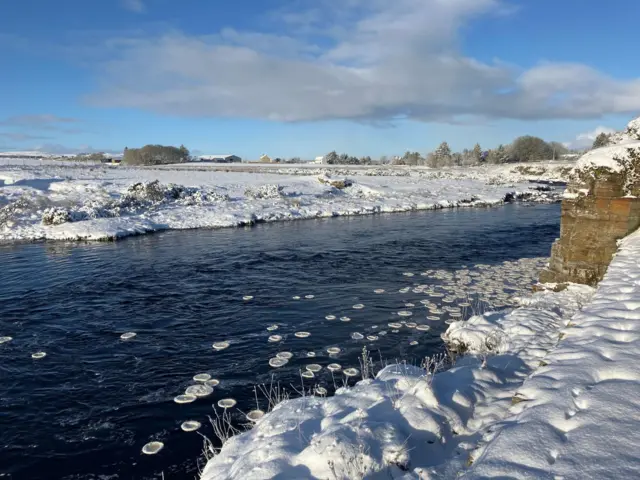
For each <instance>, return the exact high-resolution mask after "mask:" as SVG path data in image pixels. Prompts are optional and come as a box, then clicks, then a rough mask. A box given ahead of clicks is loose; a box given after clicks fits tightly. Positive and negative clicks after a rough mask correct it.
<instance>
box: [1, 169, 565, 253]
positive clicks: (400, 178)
mask: <svg viewBox="0 0 640 480" xmlns="http://www.w3.org/2000/svg"><path fill="white" fill-rule="evenodd" d="M243 168H245V169H246V168H248V167H243ZM566 170H567V164H563V163H557V162H556V163H553V164H550V165H546V164H536V165H535V167H527V168H526V169H524V170H523V169H520V170H519V169H518V166H517V165H516V166H514V165H509V166H484V167H475V168H471V167H467V168H449V169H441V170H434V169H426V168H414V169H406V168H402V167H384V168H380V167H368V168H359V169H352V170H349V169H339V168H333V169H326V168H325V169H312V168H304V167H297V168H296V167H287V168H285V167H279V168H266V167H265V168H262V169H260V168H257V167H254V168H253V169H252V170H251V171H250V172H248V171H228V172H227V171H222V170H218V169H215V168H213V167H206V166H204V167H203V166H201V165H200V166H198V165H195V166H192V165H186V166H169V167H162V168H151V167H149V168H126V167H124V166H117V167H114V166H102V165H92V166H89V165H79V164H74V163H72V162H67V163H64V162H53V161H37V160H23V159H16V160H15V161H12V160H11V159H6V158H5V159H2V163H0V240H5V241H15V240H34V239H58V240H63V239H72V240H73V239H89V240H99V239H105V238H119V237H124V236H128V235H136V234H142V233H147V232H153V231H158V230H167V229H189V228H217V227H232V226H238V225H247V224H253V223H256V222H272V221H279V220H295V219H304V218H323V217H332V216H338V215H364V214H372V213H382V212H406V211H414V210H428V209H437V208H452V207H459V206H479V205H495V204H500V203H502V202H503V200H504V199H505V197H506V196H507V195H508V194H515V193H519V194H524V195H526V196H527V197H528V199H529V200H533V201H549V200H551V199H558V198H559V197H558V194H557V193H555V194H554V193H551V192H542V191H538V190H532V189H531V186H532V184H531V183H529V182H528V180H537V179H540V180H558V179H562V176H563V175H564V174H565V173H563V172H565V171H566ZM522 171H526V172H533V173H527V174H526V175H525V174H523V173H521V172H522ZM327 172H329V174H330V175H332V176H333V177H336V178H346V177H348V178H349V179H350V180H351V181H352V182H353V185H352V186H350V187H347V188H344V189H337V188H335V187H333V186H331V185H328V184H326V183H322V182H321V181H319V178H325V177H324V176H325V174H326V173H327ZM155 181H157V182H159V184H154V185H155V186H154V187H153V188H148V185H149V184H150V183H151V182H155ZM43 220H44V222H43ZM45 223H46V224H45Z"/></svg>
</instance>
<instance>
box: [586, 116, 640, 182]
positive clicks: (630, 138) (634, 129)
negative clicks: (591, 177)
mask: <svg viewBox="0 0 640 480" xmlns="http://www.w3.org/2000/svg"><path fill="white" fill-rule="evenodd" d="M609 141H610V142H611V145H608V146H606V147H601V148H596V149H595V150H590V151H589V152H587V153H585V154H584V155H583V156H582V157H580V159H579V160H578V162H577V163H576V167H575V169H576V170H587V169H590V168H607V169H609V170H611V171H612V172H621V171H622V170H623V168H624V165H623V164H622V163H621V162H619V161H617V160H616V158H619V159H622V158H624V157H626V155H627V150H628V149H629V148H639V147H640V117H638V118H635V119H633V120H631V121H630V122H629V123H628V124H627V127H626V128H625V129H624V130H623V131H622V132H617V133H614V134H613V135H611V136H610V137H609Z"/></svg>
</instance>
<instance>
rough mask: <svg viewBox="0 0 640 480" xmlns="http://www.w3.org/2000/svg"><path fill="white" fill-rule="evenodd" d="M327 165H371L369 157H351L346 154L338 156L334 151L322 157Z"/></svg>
mask: <svg viewBox="0 0 640 480" xmlns="http://www.w3.org/2000/svg"><path fill="white" fill-rule="evenodd" d="M324 161H325V162H326V163H327V164H328V165H371V164H372V163H373V161H372V160H371V157H360V158H358V157H353V156H351V155H349V154H347V153H341V154H340V155H338V154H337V153H336V152H335V151H333V152H330V153H328V154H327V155H325V157H324Z"/></svg>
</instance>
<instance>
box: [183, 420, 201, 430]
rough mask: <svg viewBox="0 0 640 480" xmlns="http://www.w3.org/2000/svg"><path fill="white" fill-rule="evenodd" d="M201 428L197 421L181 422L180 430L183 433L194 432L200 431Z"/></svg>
mask: <svg viewBox="0 0 640 480" xmlns="http://www.w3.org/2000/svg"><path fill="white" fill-rule="evenodd" d="M201 426H202V424H201V423H200V422H198V421H197V420H187V421H185V422H182V424H181V425H180V428H181V429H182V430H183V431H185V432H195V431H196V430H198V429H200V427H201Z"/></svg>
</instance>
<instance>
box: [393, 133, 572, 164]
mask: <svg viewBox="0 0 640 480" xmlns="http://www.w3.org/2000/svg"><path fill="white" fill-rule="evenodd" d="M567 153H569V149H568V148H566V147H565V146H564V145H562V144H561V143H558V142H545V141H544V140H543V139H541V138H538V137H532V136H529V135H527V136H523V137H518V138H516V139H515V140H514V141H513V143H511V144H510V145H499V146H498V147H497V148H493V149H489V150H483V149H482V147H481V146H480V144H478V143H476V144H475V146H474V147H473V148H472V149H471V150H469V149H467V148H465V149H464V150H463V151H462V152H453V151H452V150H451V147H449V144H448V143H447V142H442V143H441V144H440V146H438V148H437V149H436V150H435V151H433V152H429V153H427V155H426V156H424V157H423V156H422V155H421V154H420V153H419V152H406V153H405V154H404V155H403V156H402V157H396V158H395V159H394V160H393V164H395V165H416V166H418V165H422V166H427V167H432V168H437V167H447V166H463V165H477V164H480V163H491V164H498V163H509V162H536V161H540V160H552V159H557V158H560V157H561V156H562V155H565V154H567Z"/></svg>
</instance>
